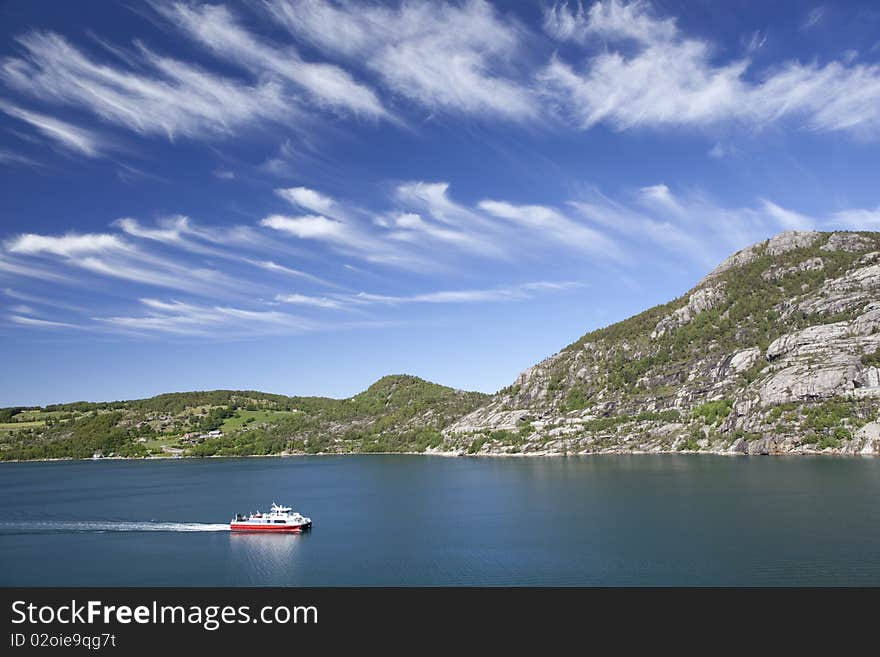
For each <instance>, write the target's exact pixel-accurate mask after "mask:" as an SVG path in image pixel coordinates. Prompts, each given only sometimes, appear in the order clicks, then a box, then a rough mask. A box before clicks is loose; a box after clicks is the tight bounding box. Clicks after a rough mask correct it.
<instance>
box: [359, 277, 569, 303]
mask: <svg viewBox="0 0 880 657" xmlns="http://www.w3.org/2000/svg"><path fill="white" fill-rule="evenodd" d="M579 287H583V284H582V283H579V282H576V281H536V282H532V283H523V284H521V285H511V286H506V287H496V288H488V289H477V290H443V291H439V292H426V293H423V294H414V295H410V296H394V295H385V294H370V293H367V292H360V293H358V294H356V295H352V296H348V297H345V299H347V300H348V301H349V302H352V303H359V304H385V305H398V304H408V303H429V304H446V303H449V304H462V303H494V302H500V301H521V300H524V299H530V298H532V297H533V296H534V295H535V293H536V292H560V291H565V290H572V289H575V288H579Z"/></svg>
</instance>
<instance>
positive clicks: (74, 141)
mask: <svg viewBox="0 0 880 657" xmlns="http://www.w3.org/2000/svg"><path fill="white" fill-rule="evenodd" d="M0 112H4V113H5V114H8V115H9V116H11V117H13V118H16V119H19V120H20V121H24V122H25V123H27V124H28V125H30V126H31V127H33V128H35V129H36V130H37V131H38V132H40V133H41V134H42V135H44V136H46V137H48V138H49V139H51V140H52V141H53V142H55V143H56V144H58V145H60V146H61V147H62V148H64V149H66V150H68V151H73V152H75V153H78V154H80V155H85V156H86V157H98V156H99V155H101V154H102V153H103V151H104V150H106V149H107V147H108V146H107V143H106V141H105V140H104V139H103V138H102V137H100V136H98V134H97V133H95V132H93V131H91V130H87V129H85V128H81V127H78V126H75V125H73V124H72V123H68V122H66V121H61V120H60V119H56V118H53V117H51V116H46V115H45V114H40V113H38V112H32V111H29V110H25V109H22V108H21V107H17V106H15V105H11V104H9V103H6V102H3V101H2V100H0ZM0 161H2V154H0ZM10 161H18V162H22V163H28V159H27V158H22V157H21V156H18V157H16V158H10Z"/></svg>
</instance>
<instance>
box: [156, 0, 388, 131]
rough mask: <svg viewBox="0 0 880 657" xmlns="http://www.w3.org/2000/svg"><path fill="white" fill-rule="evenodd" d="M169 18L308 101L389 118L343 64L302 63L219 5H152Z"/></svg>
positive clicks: (292, 50) (223, 54)
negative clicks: (297, 91)
mask: <svg viewBox="0 0 880 657" xmlns="http://www.w3.org/2000/svg"><path fill="white" fill-rule="evenodd" d="M155 8H156V9H157V11H159V12H160V13H161V14H162V15H163V16H165V17H166V18H167V19H168V20H170V21H172V22H173V23H174V24H175V25H176V26H177V27H178V28H179V29H181V30H183V31H184V32H185V33H186V34H188V35H189V36H191V37H192V38H194V39H195V40H196V41H198V42H199V43H201V44H202V45H203V46H205V47H206V48H208V49H210V50H211V51H212V52H214V53H215V54H216V55H218V56H220V57H223V58H225V59H228V60H230V61H232V62H234V63H237V64H240V65H242V66H245V67H246V68H248V69H249V70H250V71H252V72H253V73H255V74H256V75H258V76H265V75H267V74H270V75H275V76H279V77H280V78H282V79H284V80H287V81H289V82H291V83H293V84H294V85H295V86H296V87H298V88H299V89H300V90H301V91H303V92H305V93H306V94H308V96H309V97H310V98H311V100H312V102H314V103H316V104H318V105H319V106H324V107H328V108H330V109H333V110H339V111H346V112H350V113H353V114H355V115H359V116H366V117H370V118H389V114H388V112H387V111H386V110H385V108H384V107H383V105H382V102H381V101H380V100H379V97H378V96H377V95H376V93H375V92H374V91H373V90H372V89H370V88H369V87H368V86H366V85H365V84H363V83H360V82H357V81H356V80H355V79H354V77H353V76H352V75H351V74H350V73H349V72H348V71H346V70H344V69H343V68H341V67H339V66H336V65H333V64H329V63H326V62H307V61H305V60H303V58H302V57H301V56H300V54H299V52H298V51H297V49H296V48H295V47H294V46H293V45H291V44H285V45H283V46H281V45H279V44H276V43H270V42H267V41H264V40H262V39H260V38H258V37H256V36H255V35H253V34H252V33H251V32H249V31H248V30H246V29H245V28H244V27H243V26H242V25H241V23H240V22H239V21H238V20H237V19H236V18H235V17H234V16H233V14H232V13H231V12H230V11H229V10H228V9H227V8H226V7H224V6H222V5H190V4H184V3H181V2H175V3H171V4H164V3H159V4H156V5H155Z"/></svg>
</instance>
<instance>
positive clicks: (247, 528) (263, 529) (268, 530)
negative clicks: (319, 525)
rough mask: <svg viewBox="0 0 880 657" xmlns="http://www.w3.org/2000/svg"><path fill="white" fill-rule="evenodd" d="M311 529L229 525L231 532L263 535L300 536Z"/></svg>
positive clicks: (297, 526)
mask: <svg viewBox="0 0 880 657" xmlns="http://www.w3.org/2000/svg"><path fill="white" fill-rule="evenodd" d="M310 528H311V524H308V525H274V526H273V525H257V524H253V525H251V524H248V523H236V522H233V523H230V525H229V530H230V531H233V532H249V533H264V534H301V533H302V532H303V531H307V530H308V529H310Z"/></svg>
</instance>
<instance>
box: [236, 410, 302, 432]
mask: <svg viewBox="0 0 880 657" xmlns="http://www.w3.org/2000/svg"><path fill="white" fill-rule="evenodd" d="M237 412H238V415H239V417H230V418H226V419H225V420H224V421H223V426H222V427H220V430H221V431H222V432H223V433H232V432H233V431H239V430H240V429H242V428H243V427H245V426H254V427H258V426H260V425H261V424H263V423H265V422H270V423H274V422H277V421H278V420H280V419H282V418H285V417H288V416H290V415H293V414H294V413H296V412H297V411H244V410H240V411H237Z"/></svg>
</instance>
